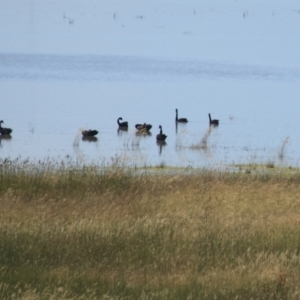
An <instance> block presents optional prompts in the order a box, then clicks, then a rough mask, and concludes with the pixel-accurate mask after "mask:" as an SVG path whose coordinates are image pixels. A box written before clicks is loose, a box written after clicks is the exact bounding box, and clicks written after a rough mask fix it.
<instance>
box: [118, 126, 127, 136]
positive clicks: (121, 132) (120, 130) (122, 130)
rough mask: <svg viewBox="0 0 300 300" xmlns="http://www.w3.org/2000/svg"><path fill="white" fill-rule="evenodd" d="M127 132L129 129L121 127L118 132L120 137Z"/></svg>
mask: <svg viewBox="0 0 300 300" xmlns="http://www.w3.org/2000/svg"><path fill="white" fill-rule="evenodd" d="M125 132H128V127H119V128H118V130H117V133H118V135H122V134H123V133H125Z"/></svg>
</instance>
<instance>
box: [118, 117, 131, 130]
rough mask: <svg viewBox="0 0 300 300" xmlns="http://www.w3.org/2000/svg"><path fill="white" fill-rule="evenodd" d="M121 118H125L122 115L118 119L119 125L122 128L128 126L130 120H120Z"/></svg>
mask: <svg viewBox="0 0 300 300" xmlns="http://www.w3.org/2000/svg"><path fill="white" fill-rule="evenodd" d="M120 120H123V118H121V117H120V118H119V119H118V121H117V122H118V125H119V127H120V128H128V122H120Z"/></svg>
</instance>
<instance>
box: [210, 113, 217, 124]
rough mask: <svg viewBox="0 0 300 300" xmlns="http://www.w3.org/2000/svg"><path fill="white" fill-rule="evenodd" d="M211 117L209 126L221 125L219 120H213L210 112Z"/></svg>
mask: <svg viewBox="0 0 300 300" xmlns="http://www.w3.org/2000/svg"><path fill="white" fill-rule="evenodd" d="M208 117H209V126H219V120H216V119H214V120H212V119H211V116H210V114H208Z"/></svg>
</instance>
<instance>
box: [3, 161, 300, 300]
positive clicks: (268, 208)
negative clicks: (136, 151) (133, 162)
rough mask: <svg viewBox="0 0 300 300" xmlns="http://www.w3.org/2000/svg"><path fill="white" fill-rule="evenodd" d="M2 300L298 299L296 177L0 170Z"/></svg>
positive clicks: (12, 165) (32, 166)
mask: <svg viewBox="0 0 300 300" xmlns="http://www.w3.org/2000/svg"><path fill="white" fill-rule="evenodd" d="M0 180H1V186H0V204H1V210H0V298H1V299H214V298H215V299H298V297H299V289H300V280H299V279H300V273H299V267H300V253H299V251H300V231H299V220H300V188H299V183H300V172H299V174H298V173H296V172H293V174H288V173H287V172H284V173H281V172H277V173H274V174H264V173H262V174H245V173H226V172H216V171H205V170H199V171H194V172H185V171H180V170H178V172H174V171H173V172H172V173H171V172H170V173H168V172H164V173H160V172H159V171H158V172H157V173H154V174H153V173H147V171H145V172H140V171H139V170H134V169H126V168H123V167H122V168H119V167H118V166H110V167H105V166H100V167H99V166H89V167H84V166H77V165H74V164H66V163H60V164H56V165H55V164H53V163H52V162H40V163H30V162H28V161H20V160H15V161H10V160H6V161H0Z"/></svg>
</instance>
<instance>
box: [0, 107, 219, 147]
mask: <svg viewBox="0 0 300 300" xmlns="http://www.w3.org/2000/svg"><path fill="white" fill-rule="evenodd" d="M175 112H176V117H175V122H176V123H187V122H188V120H187V119H186V118H178V109H177V108H176V110H175ZM208 118H209V126H219V120H216V119H212V118H211V115H210V114H208ZM120 120H121V121H123V119H122V118H121V117H120V118H118V120H117V123H118V126H119V129H120V130H128V122H120ZM2 123H4V121H2V120H1V121H0V137H1V136H4V137H5V136H10V134H11V133H12V129H10V128H4V127H2ZM135 128H136V130H137V133H138V134H149V133H150V129H151V128H152V125H151V124H146V123H143V124H136V125H135ZM158 128H159V133H158V134H157V135H156V140H157V141H158V142H161V141H163V142H164V141H165V140H166V138H167V135H165V134H164V133H163V130H162V126H161V125H159V126H158ZM97 134H98V131H97V130H91V129H89V130H83V131H82V136H83V137H84V138H89V137H95V136H96V135H97Z"/></svg>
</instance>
